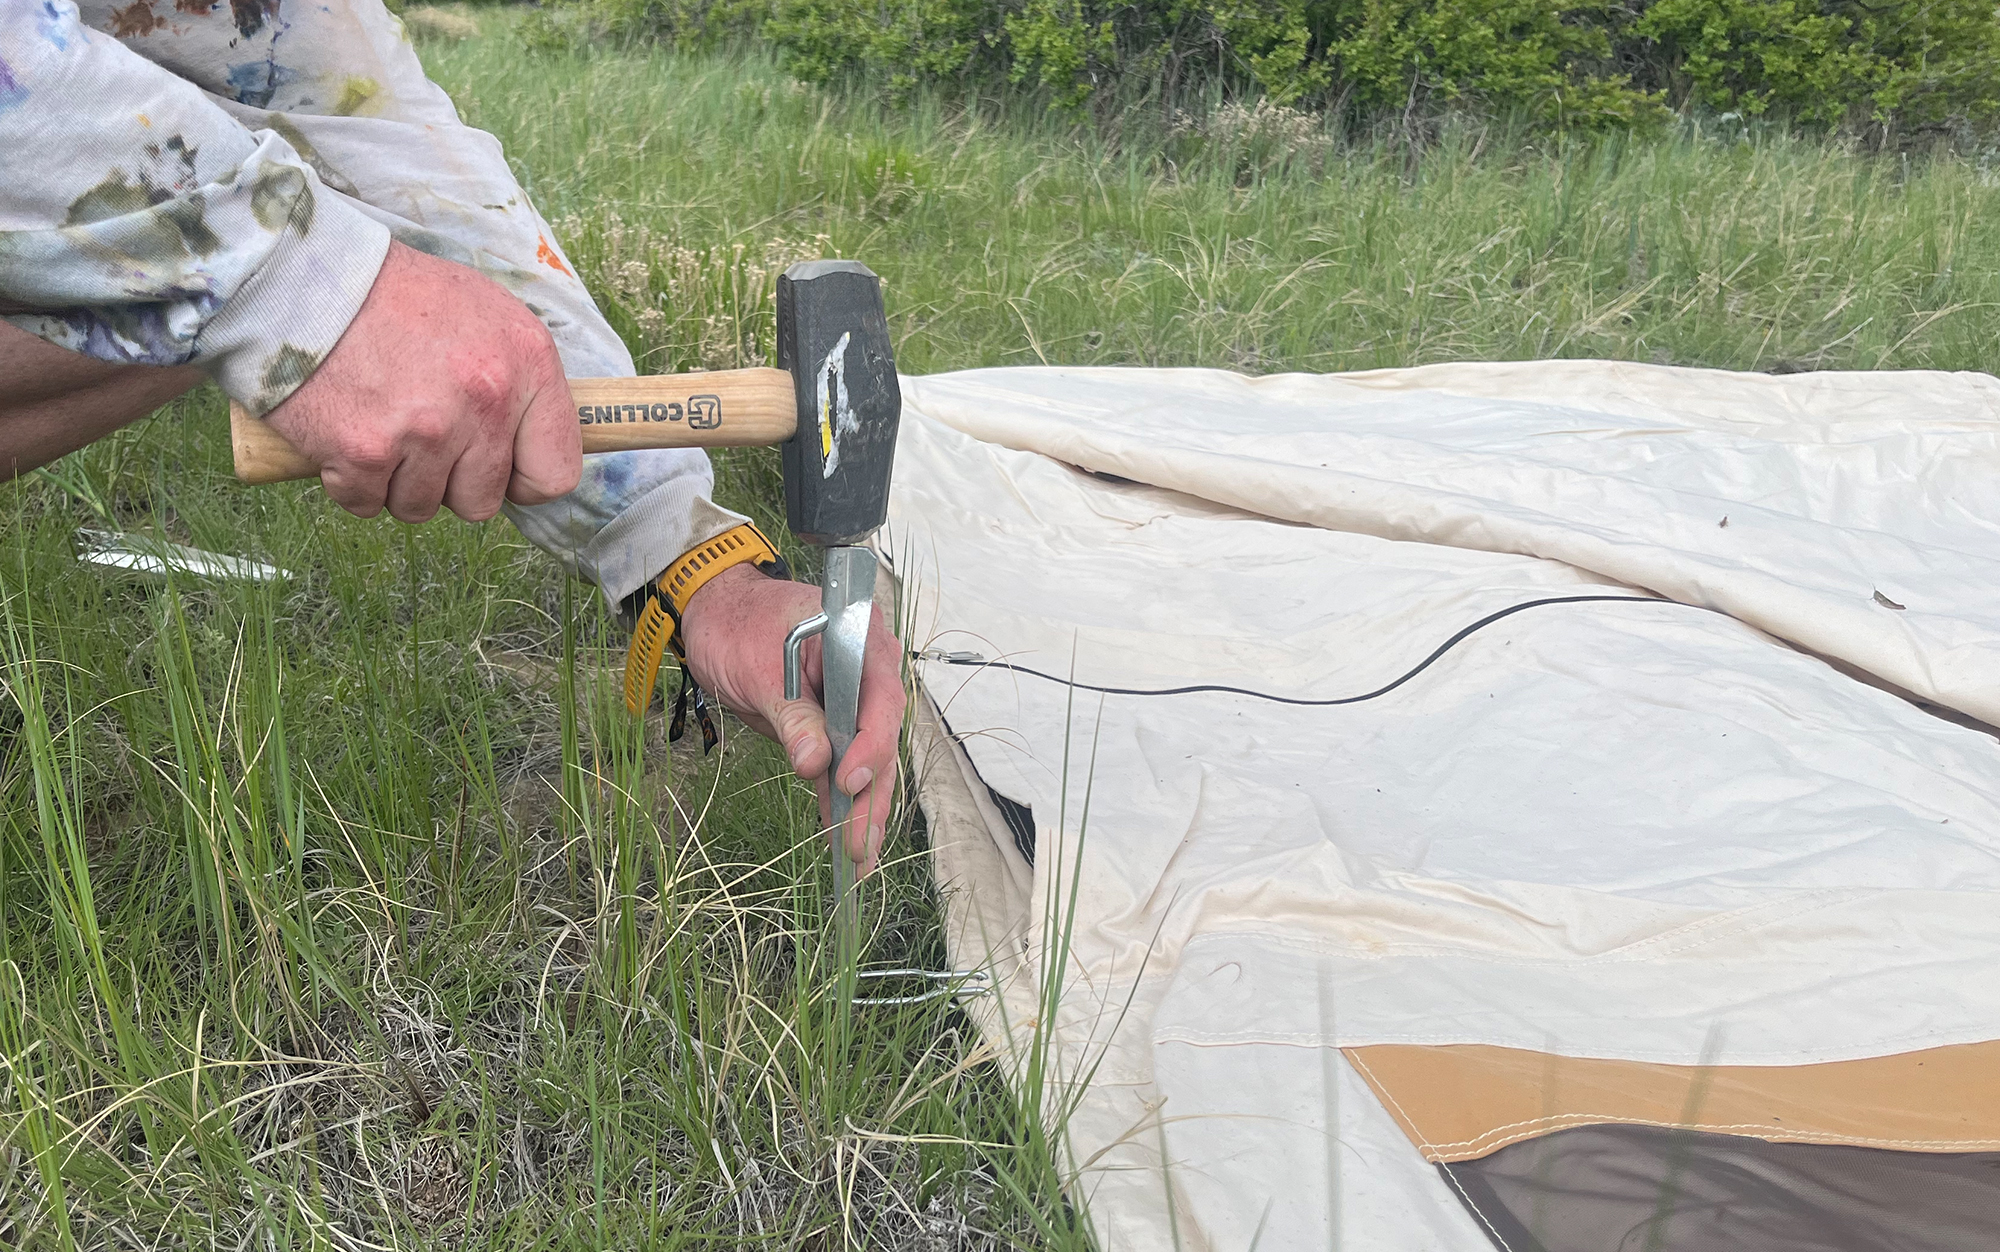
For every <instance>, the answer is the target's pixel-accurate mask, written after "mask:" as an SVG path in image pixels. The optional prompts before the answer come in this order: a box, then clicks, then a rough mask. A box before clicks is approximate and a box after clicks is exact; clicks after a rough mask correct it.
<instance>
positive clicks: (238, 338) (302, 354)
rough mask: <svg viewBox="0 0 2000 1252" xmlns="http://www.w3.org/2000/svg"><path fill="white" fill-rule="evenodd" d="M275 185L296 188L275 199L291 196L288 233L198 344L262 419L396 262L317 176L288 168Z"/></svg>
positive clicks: (385, 232) (384, 233)
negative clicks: (380, 275) (390, 262)
mask: <svg viewBox="0 0 2000 1252" xmlns="http://www.w3.org/2000/svg"><path fill="white" fill-rule="evenodd" d="M266 178H267V180H269V181H274V182H275V181H280V180H282V181H287V182H289V181H292V180H297V182H296V185H295V186H292V187H289V188H285V187H279V188H273V189H272V192H271V193H272V194H280V195H282V194H283V193H284V192H286V191H290V192H291V193H292V195H291V197H290V198H291V200H292V210H291V217H290V221H289V223H288V225H289V229H286V230H284V231H282V232H280V237H279V242H278V245H277V246H276V247H275V248H274V249H272V251H271V254H270V256H269V257H268V258H267V259H266V260H265V261H264V263H263V264H262V265H261V266H259V267H258V269H257V272H256V273H255V274H253V275H252V276H251V277H250V278H249V280H248V281H246V282H245V283H244V284H243V285H242V286H241V287H240V288H238V289H237V291H236V293H235V295H234V296H232V297H231V299H230V300H229V302H228V303H227V304H226V305H224V306H223V307H222V308H221V309H220V310H218V311H217V312H216V314H215V315H214V316H213V317H211V318H210V319H209V320H208V323H207V324H206V325H205V326H203V327H202V330H201V335H200V337H199V338H198V339H197V340H196V345H195V355H196V357H197V359H199V360H200V361H201V362H202V363H203V364H205V365H206V366H207V367H208V369H209V372H210V373H211V374H212V375H213V376H214V377H215V381H216V382H217V384H219V385H220V386H221V388H222V390H223V391H224V392H225V393H226V394H228V395H229V397H230V398H231V399H234V400H237V401H240V402H241V403H242V404H243V406H244V407H245V408H247V409H249V410H250V413H251V415H252V416H254V417H262V416H263V415H264V414H265V413H268V412H270V411H271V410H272V409H274V408H276V407H277V406H278V405H279V404H280V403H282V402H283V401H284V399H285V398H286V397H287V396H289V395H291V394H292V393H293V392H294V391H297V390H298V389H299V386H300V384H302V383H304V382H305V380H306V379H307V378H308V377H310V376H311V375H312V372H313V371H314V370H315V369H317V368H318V367H319V364H320V362H321V361H323V360H325V359H326V355H327V353H329V352H331V351H332V350H333V346H334V345H335V344H336V343H338V342H340V337H341V335H343V334H345V333H346V331H347V327H348V325H349V323H351V322H353V321H354V317H355V314H357V313H359V312H360V311H361V304H362V302H363V301H364V300H366V299H367V298H368V291H369V289H370V288H371V287H373V286H374V285H375V276H376V274H377V273H379V272H380V271H381V269H382V262H383V260H384V259H385V258H387V256H388V255H389V228H388V227H387V226H384V225H383V224H382V223H380V222H378V221H376V220H374V219H373V218H371V217H369V216H368V215H367V214H365V213H363V212H362V211H361V210H360V209H359V208H356V207H355V206H354V205H353V204H352V203H350V202H349V201H348V200H347V198H346V197H345V196H342V195H341V194H340V193H339V192H337V191H333V190H331V189H330V188H328V187H326V186H325V185H324V184H322V183H321V182H320V181H319V177H318V175H316V174H314V173H313V172H312V171H311V170H309V169H305V168H303V167H302V166H297V165H286V166H281V167H277V168H276V169H275V170H267V171H266ZM259 192H260V193H263V192H264V189H263V188H262V187H260V188H259Z"/></svg>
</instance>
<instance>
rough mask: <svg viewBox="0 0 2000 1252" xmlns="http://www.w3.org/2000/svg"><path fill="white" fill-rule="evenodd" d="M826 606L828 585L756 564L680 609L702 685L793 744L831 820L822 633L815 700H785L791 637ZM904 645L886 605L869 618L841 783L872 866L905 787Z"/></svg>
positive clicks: (812, 646) (851, 847)
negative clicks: (856, 712) (901, 756)
mask: <svg viewBox="0 0 2000 1252" xmlns="http://www.w3.org/2000/svg"><path fill="white" fill-rule="evenodd" d="M817 612H819V591H818V589H816V588H814V587H811V586H808V585H807V584H805V583H793V582H781V581H779V580H777V579H774V578H766V577H765V576H764V575H762V574H760V573H758V572H757V571H756V570H754V569H752V568H750V567H749V566H747V565H737V566H733V567H731V568H730V569H726V570H724V571H723V572H722V573H720V574H717V575H716V576H715V577H714V578H711V579H710V580H709V581H708V585H707V586H705V587H703V588H702V589H701V590H700V591H697V592H695V593H694V598H693V599H692V600H689V601H688V606H687V611H686V612H684V613H682V614H681V632H682V637H683V640H684V644H685V646H686V648H687V658H688V668H689V669H691V670H692V671H693V672H694V680H695V681H696V682H698V683H700V684H701V686H702V688H703V690H705V691H708V692H709V693H710V694H712V695H714V696H715V697H716V699H718V700H720V701H722V703H723V704H724V705H726V706H728V708H729V710H730V711H731V712H732V713H734V714H736V716H738V717H740V718H742V719H743V721H744V724H746V725H747V726H749V727H750V728H751V729H752V730H754V731H756V732H757V733H758V734H760V735H764V736H766V737H768V738H771V739H775V740H777V741H778V742H779V743H780V744H783V745H784V748H785V753H786V755H788V756H789V757H791V760H792V769H793V770H795V771H797V773H798V775H799V776H800V777H801V778H810V779H813V780H814V782H815V783H816V785H817V786H818V789H819V816H820V821H821V822H822V823H827V822H830V821H831V820H832V809H831V807H830V804H829V798H828V797H829V793H828V791H827V779H826V767H827V763H828V762H829V761H830V760H831V759H832V757H833V746H832V745H831V744H830V743H829V742H828V741H827V737H826V714H825V713H824V712H822V711H821V709H820V706H819V701H818V698H817V697H818V695H819V689H820V651H819V641H818V640H817V639H814V640H811V641H809V642H808V643H807V644H806V646H805V650H804V653H803V659H804V661H805V679H806V683H807V685H808V687H809V688H810V689H811V691H812V693H813V697H814V698H812V699H801V700H786V699H785V636H786V635H787V634H790V633H791V629H792V627H794V626H796V625H798V624H799V623H800V622H802V621H804V620H805V619H806V618H808V617H811V616H812V615H813V614H815V613H817ZM902 660H903V647H902V645H901V644H900V643H898V642H897V641H896V636H895V635H893V634H891V633H890V632H889V629H888V628H887V627H886V626H884V625H883V624H882V614H881V611H880V610H877V611H876V612H875V614H874V617H873V619H872V620H871V621H870V623H869V627H868V655H867V659H866V660H865V661H864V662H863V663H862V669H861V716H860V718H859V719H858V722H857V725H856V727H855V735H854V743H853V744H852V745H851V746H850V747H849V748H848V749H847V755H846V757H845V758H844V759H843V760H842V761H841V763H840V777H839V778H837V779H835V780H834V784H835V785H836V786H838V787H839V788H840V789H841V790H842V791H844V792H846V793H847V794H848V795H851V796H853V797H854V815H853V816H852V817H851V818H849V819H848V827H847V833H846V840H847V855H848V856H849V857H850V858H852V859H853V861H854V862H855V864H856V865H858V866H859V867H860V869H861V872H862V873H864V874H866V873H870V872H872V871H873V870H874V868H875V862H876V860H877V858H878V857H879V856H880V855H881V851H882V828H883V825H884V824H885V823H886V822H887V821H888V820H889V802H890V800H891V799H892V798H893V797H894V795H895V793H896V749H897V743H898V740H899V738H900V736H901V734H902V729H903V706H904V703H905V698H904V695H903V665H902Z"/></svg>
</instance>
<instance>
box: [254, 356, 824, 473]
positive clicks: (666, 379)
mask: <svg viewBox="0 0 2000 1252" xmlns="http://www.w3.org/2000/svg"><path fill="white" fill-rule="evenodd" d="M569 394H570V396H571V398H573V399H574V400H575V401H576V418H577V421H578V422H579V423H580V424H581V425H582V427H583V450H584V451H585V452H623V451H626V450H628V449H632V448H733V447H744V446H747V445H761V444H772V443H783V442H784V441H785V440H787V439H790V438H791V437H792V432H793V431H794V430H797V429H798V424H799V408H798V400H797V398H796V395H795V393H794V392H793V390H792V376H791V375H790V374H788V373H786V372H785V371H784V370H776V369H763V368H759V369H746V370H716V371H714V372H711V373H700V374H654V375H651V376H648V377H644V378H572V379H570V380H569ZM229 443H230V447H231V449H232V450H233V451H234V453H235V456H236V476H237V477H238V478H240V479H242V480H243V481H244V482H246V483H281V482H287V481H290V480H291V479H295V478H318V477H319V465H318V464H317V463H315V462H314V461H313V460H312V459H311V458H310V457H308V456H306V455H305V454H304V453H302V452H300V451H299V450H298V449H297V448H294V447H293V446H292V445H291V444H290V443H289V442H287V441H286V439H285V437H284V436H283V435H281V434H279V433H278V432H277V431H275V430H272V429H271V427H270V425H269V424H268V423H266V422H264V421H263V420H262V419H260V418H255V417H251V416H250V414H249V413H247V412H245V411H244V409H243V406H242V405H240V404H236V403H234V402H233V401H232V402H231V403H230V406H229Z"/></svg>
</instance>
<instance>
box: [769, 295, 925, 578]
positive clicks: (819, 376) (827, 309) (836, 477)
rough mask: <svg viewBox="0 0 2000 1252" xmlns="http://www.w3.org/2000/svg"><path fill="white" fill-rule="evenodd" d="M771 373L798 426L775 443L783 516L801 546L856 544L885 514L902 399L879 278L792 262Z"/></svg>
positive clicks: (781, 301) (782, 299)
mask: <svg viewBox="0 0 2000 1252" xmlns="http://www.w3.org/2000/svg"><path fill="white" fill-rule="evenodd" d="M778 368H780V369H783V370H789V371H790V372H791V375H792V386H793V389H794V391H795V392H796V394H797V396H798V401H799V429H798V433H796V434H794V435H793V436H792V437H791V438H790V439H789V440H787V441H786V442H785V443H784V444H783V445H782V446H783V448H784V456H785V515H786V520H787V521H789V522H790V523H791V527H792V533H793V534H795V535H797V536H798V537H799V538H801V539H803V540H805V541H806V542H807V543H814V544H820V545H823V546H831V545H834V544H848V543H858V542H860V541H861V540H862V539H865V538H866V537H867V536H868V535H869V534H870V533H872V532H873V531H874V530H875V528H876V527H878V526H880V525H881V524H882V520H883V518H885V517H886V516H887V515H888V512H889V470H890V467H891V466H892V465H893V464H894V462H895V459H896V422H897V419H898V418H900V417H901V416H902V412H903V393H902V391H901V390H900V389H899V388H898V387H897V385H896V361H895V357H894V355H893V354H892V353H891V352H890V350H889V322H888V319H887V318H886V317H884V316H883V313H882V282H881V280H880V279H878V278H876V277H875V272H874V271H873V270H871V269H869V268H868V267H867V266H865V265H863V264H861V263H860V262H859V261H801V262H800V263H799V264H797V265H794V266H792V267H791V268H790V269H788V270H786V271H785V272H784V274H783V276H781V277H780V278H779V279H778Z"/></svg>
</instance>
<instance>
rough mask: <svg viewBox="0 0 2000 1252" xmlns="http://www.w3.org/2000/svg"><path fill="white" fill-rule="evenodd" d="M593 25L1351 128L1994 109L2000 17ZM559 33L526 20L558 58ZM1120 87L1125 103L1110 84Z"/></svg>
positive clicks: (831, 6)
mask: <svg viewBox="0 0 2000 1252" xmlns="http://www.w3.org/2000/svg"><path fill="white" fill-rule="evenodd" d="M574 5H575V6H576V9H577V11H578V12H579V13H580V14H581V15H582V18H583V22H584V24H585V25H586V26H588V27H589V28H590V29H592V30H595V31H599V32H602V33H604V34H607V35H609V36H612V37H616V38H620V39H634V38H637V39H659V40H666V41H671V42H674V43H677V44H682V45H690V46H698V47H711V46H715V45H716V44H719V43H723V42H728V41H730V40H740V39H744V38H751V37H754V38H761V39H765V40H769V41H770V42H771V43H773V44H774V45H775V46H776V47H777V48H778V50H779V51H780V53H781V54H782V55H783V57H784V58H785V61H786V64H787V66H788V68H789V69H790V70H791V71H792V72H793V73H794V74H796V75H798V76H799V77H801V78H803V79H806V80H808V81H827V80H831V79H836V78H848V79H853V80H857V81H863V82H872V83H877V84H880V85H881V86H883V87H884V88H886V89H887V90H888V91H890V92H891V93H892V94H900V93H903V92H907V91H908V90H910V89H911V88H914V87H916V86H917V85H919V84H925V83H947V84H948V83H953V82H958V83H963V84H968V85H969V84H975V83H997V82H1001V81H1007V82H1012V83H1016V84H1025V85H1027V86H1029V87H1031V88H1033V89H1035V90H1037V91H1041V92H1044V93H1046V95H1047V97H1048V98H1049V100H1050V101H1051V102H1052V103H1053V104H1055V105H1056V106H1058V107H1063V108H1072V109H1075V108H1083V107H1086V106H1097V107H1106V108H1117V107H1122V106H1126V105H1129V104H1130V103H1132V102H1133V101H1134V100H1135V99H1138V98H1143V97H1145V96H1149V95H1152V96H1160V97H1164V98H1165V101H1164V102H1165V103H1167V104H1169V105H1171V104H1173V103H1175V102H1176V101H1177V100H1179V99H1180V98H1181V97H1183V96H1184V95H1187V94H1191V93H1195V92H1205V91H1212V90H1221V91H1223V92H1225V93H1228V94H1246V93H1247V94H1255V95H1260V96H1263V97H1266V98H1268V99H1270V100H1271V101H1272V102H1273V103H1275V104H1278V105H1284V106H1297V107H1307V108H1315V109H1320V108H1329V107H1330V108H1335V109H1337V110H1340V111H1342V112H1343V113H1345V114H1346V115H1348V117H1349V118H1350V120H1365V119H1367V118H1370V117H1379V116H1382V115H1384V114H1386V113H1390V112H1397V113H1401V114H1404V115H1427V114H1430V113H1432V112H1435V111H1436V110H1437V109H1438V108H1440V107H1441V106H1447V105H1449V106H1469V107H1473V108H1480V109H1486V110H1489V111H1494V112H1503V113H1509V114H1514V115H1519V116H1523V117H1526V118H1528V119H1531V120H1534V121H1536V122H1539V123H1542V124H1545V125H1554V126H1557V127H1562V128H1585V129H1602V128H1609V127H1637V126H1644V125H1647V124H1650V123H1653V122H1656V121H1658V120H1660V119H1662V118H1663V117H1665V116H1667V114H1668V110H1670V109H1674V108H1686V107H1689V106H1695V107H1701V108H1707V109H1716V110H1733V111H1735V112H1738V113H1742V114H1746V115H1755V114H1765V113H1773V112H1775V113H1778V114H1781V115H1784V116H1788V117H1792V118H1796V119H1799V120H1802V121H1806V122H1813V123H1839V122H1848V123H1857V122H1866V123H1877V124H1882V125H1885V126H1887V125H1895V124H1903V125H1930V124H1936V123H1941V122H1946V121H1954V120H1972V121H1986V120H1990V119H1991V118H1993V117H1994V116H1995V115H1996V114H2000V75H1996V73H1995V71H1994V67H1995V66H1996V65H2000V61H1997V60H1996V54H2000V10H1996V8H1995V5H1994V4H1993V2H1992V0H1884V2H1883V3H1880V4H1874V3H1869V2H1868V0H1124V2H1118V0H574ZM552 28H553V25H552V22H551V20H550V19H547V18H544V19H541V20H540V21H539V22H538V23H530V24H529V26H528V35H529V37H530V38H531V39H541V40H543V41H545V42H546V41H547V40H548V39H549V38H550V36H549V31H550V30H551V29H552ZM1114 88H1115V89H1114Z"/></svg>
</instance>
